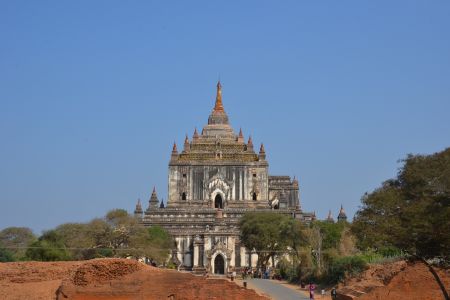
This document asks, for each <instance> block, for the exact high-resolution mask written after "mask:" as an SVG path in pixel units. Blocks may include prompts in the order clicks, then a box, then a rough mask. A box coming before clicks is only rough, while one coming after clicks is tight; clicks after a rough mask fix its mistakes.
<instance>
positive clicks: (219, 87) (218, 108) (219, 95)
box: [214, 80, 225, 112]
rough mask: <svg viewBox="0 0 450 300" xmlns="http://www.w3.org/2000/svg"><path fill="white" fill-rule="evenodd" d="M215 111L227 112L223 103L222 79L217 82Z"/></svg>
mask: <svg viewBox="0 0 450 300" xmlns="http://www.w3.org/2000/svg"><path fill="white" fill-rule="evenodd" d="M214 111H215V112H225V109H224V108H223V104H222V85H221V84H220V80H219V81H218V82H217V94H216V105H215V106H214Z"/></svg>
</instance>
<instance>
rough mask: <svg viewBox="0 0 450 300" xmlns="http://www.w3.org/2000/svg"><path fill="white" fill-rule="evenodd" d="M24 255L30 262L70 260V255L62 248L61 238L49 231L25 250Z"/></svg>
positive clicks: (53, 231) (54, 232)
mask: <svg viewBox="0 0 450 300" xmlns="http://www.w3.org/2000/svg"><path fill="white" fill-rule="evenodd" d="M25 255H26V257H27V258H28V259H30V260H38V261H60V260H70V259H71V257H70V254H69V252H68V251H67V249H66V247H65V246H64V242H63V240H62V238H61V236H60V235H59V234H58V233H57V232H56V231H55V230H49V231H46V232H44V234H43V235H42V236H41V237H40V238H39V239H38V240H37V241H36V242H34V243H32V244H31V245H30V248H28V249H27V251H26V252H25Z"/></svg>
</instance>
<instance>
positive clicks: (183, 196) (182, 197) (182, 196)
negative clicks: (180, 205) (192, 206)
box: [181, 192, 186, 200]
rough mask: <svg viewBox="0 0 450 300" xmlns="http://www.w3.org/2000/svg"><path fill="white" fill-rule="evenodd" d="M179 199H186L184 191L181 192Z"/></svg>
mask: <svg viewBox="0 0 450 300" xmlns="http://www.w3.org/2000/svg"><path fill="white" fill-rule="evenodd" d="M181 200H186V193H185V192H183V194H181Z"/></svg>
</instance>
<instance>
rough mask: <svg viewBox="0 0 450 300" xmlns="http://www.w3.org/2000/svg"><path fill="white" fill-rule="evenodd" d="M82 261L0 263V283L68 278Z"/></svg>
mask: <svg viewBox="0 0 450 300" xmlns="http://www.w3.org/2000/svg"><path fill="white" fill-rule="evenodd" d="M81 264H82V262H35V261H33V262H12V263H0V284H2V283H7V282H12V283H25V282H41V281H49V280H57V279H63V278H66V277H67V276H68V275H69V274H70V272H71V271H73V270H75V269H76V268H77V267H78V266H80V265H81Z"/></svg>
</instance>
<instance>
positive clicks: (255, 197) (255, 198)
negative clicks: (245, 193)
mask: <svg viewBox="0 0 450 300" xmlns="http://www.w3.org/2000/svg"><path fill="white" fill-rule="evenodd" d="M257 198H258V196H257V195H256V193H255V192H253V201H256V200H257Z"/></svg>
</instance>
